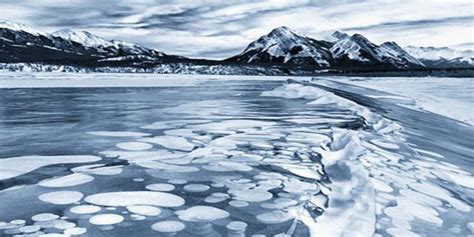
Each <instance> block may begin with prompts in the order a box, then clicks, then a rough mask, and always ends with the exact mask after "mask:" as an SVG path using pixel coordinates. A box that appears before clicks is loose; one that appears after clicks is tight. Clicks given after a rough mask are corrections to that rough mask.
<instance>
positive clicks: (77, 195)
mask: <svg viewBox="0 0 474 237" xmlns="http://www.w3.org/2000/svg"><path fill="white" fill-rule="evenodd" d="M82 197H84V194H82V193H81V192H78V191H57V192H50V193H45V194H41V195H40V196H39V197H38V198H39V199H40V200H41V201H43V202H47V203H51V204H56V205H67V204H72V203H75V202H78V201H80V200H81V199H82Z"/></svg>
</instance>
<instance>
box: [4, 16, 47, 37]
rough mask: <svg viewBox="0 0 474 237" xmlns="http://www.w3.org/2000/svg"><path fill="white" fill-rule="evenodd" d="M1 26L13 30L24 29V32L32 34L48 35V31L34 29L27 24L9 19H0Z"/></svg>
mask: <svg viewBox="0 0 474 237" xmlns="http://www.w3.org/2000/svg"><path fill="white" fill-rule="evenodd" d="M0 28H4V29H9V30H13V31H22V32H26V33H28V34H32V35H47V34H46V33H43V32H41V31H39V30H36V29H33V28H31V27H29V26H27V25H24V24H21V23H16V22H12V21H7V20H1V19H0Z"/></svg>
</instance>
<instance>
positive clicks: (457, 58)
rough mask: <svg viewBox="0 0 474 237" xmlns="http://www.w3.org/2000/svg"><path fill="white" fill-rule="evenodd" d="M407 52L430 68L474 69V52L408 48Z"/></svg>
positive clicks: (441, 48) (445, 48)
mask: <svg viewBox="0 0 474 237" xmlns="http://www.w3.org/2000/svg"><path fill="white" fill-rule="evenodd" d="M404 49H405V51H407V52H409V53H410V54H411V55H413V56H415V57H417V58H418V59H419V60H421V61H422V62H424V63H425V64H426V65H427V66H430V67H472V66H474V50H456V49H451V48H448V47H416V46H407V47H405V48H404Z"/></svg>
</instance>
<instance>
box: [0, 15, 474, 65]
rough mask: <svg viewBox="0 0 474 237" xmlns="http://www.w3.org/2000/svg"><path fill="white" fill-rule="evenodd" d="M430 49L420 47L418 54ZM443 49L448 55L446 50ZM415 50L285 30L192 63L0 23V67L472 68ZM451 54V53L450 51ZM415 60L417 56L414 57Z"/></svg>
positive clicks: (462, 60)
mask: <svg viewBox="0 0 474 237" xmlns="http://www.w3.org/2000/svg"><path fill="white" fill-rule="evenodd" d="M428 49H430V50H432V49H433V48H432V47H424V48H423V47H422V48H421V50H422V51H423V50H425V51H426V50H428ZM443 50H445V51H446V50H447V51H449V50H450V49H448V48H443ZM413 51H416V50H415V47H413V46H411V48H408V49H407V47H405V48H402V47H400V46H399V45H398V44H397V43H396V42H393V41H389V42H385V43H383V44H380V45H377V44H374V43H372V42H371V41H370V40H369V39H367V38H366V37H365V36H363V35H361V34H353V35H348V34H346V33H344V32H340V31H335V32H334V33H333V34H332V35H331V37H329V39H325V40H318V39H313V38H311V37H308V36H306V35H303V34H301V33H298V32H296V31H294V30H292V29H290V28H288V27H286V26H282V27H277V28H275V29H273V30H272V31H270V32H269V33H268V34H266V35H263V36H261V37H259V38H258V39H256V40H255V41H252V42H250V43H249V44H248V45H247V47H246V48H245V49H244V50H243V51H242V52H241V53H240V54H237V55H234V56H232V57H229V58H227V59H223V60H207V59H192V58H185V57H182V56H178V55H168V54H166V53H164V52H161V51H158V50H155V49H150V48H146V47H143V46H140V45H138V44H133V43H128V42H124V41H120V40H109V39H105V38H102V37H100V36H97V35H94V34H92V33H90V32H87V31H81V30H73V29H63V30H60V31H56V32H53V33H45V32H42V31H39V30H36V29H34V28H32V27H29V26H26V25H23V24H19V23H14V22H9V21H0V63H47V64H58V65H79V66H87V67H130V66H131V67H137V68H147V67H155V66H158V65H161V64H169V63H179V64H183V65H202V66H205V65H218V64H221V65H233V67H239V65H242V66H243V65H254V66H257V67H268V68H270V67H279V68H281V70H283V71H285V70H291V69H296V70H309V71H318V70H328V69H329V70H342V71H351V70H365V71H370V70H375V71H380V70H412V69H419V68H429V67H433V68H450V67H460V68H472V67H473V65H474V63H473V57H471V56H470V55H472V51H469V53H471V54H467V56H466V55H464V54H461V56H460V57H457V58H444V57H442V58H439V59H437V60H431V61H430V60H427V59H425V58H421V59H419V58H418V57H415V56H413V55H412V52H413ZM449 52H451V51H449ZM415 55H416V54H415Z"/></svg>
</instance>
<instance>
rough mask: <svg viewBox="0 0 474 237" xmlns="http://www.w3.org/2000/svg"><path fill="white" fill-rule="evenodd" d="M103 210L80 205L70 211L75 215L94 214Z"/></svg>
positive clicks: (92, 206)
mask: <svg viewBox="0 0 474 237" xmlns="http://www.w3.org/2000/svg"><path fill="white" fill-rule="evenodd" d="M101 209H102V208H101V207H98V206H94V205H80V206H74V207H71V209H70V211H71V212H72V213H75V214H92V213H96V212H99V211H100V210H101Z"/></svg>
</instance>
